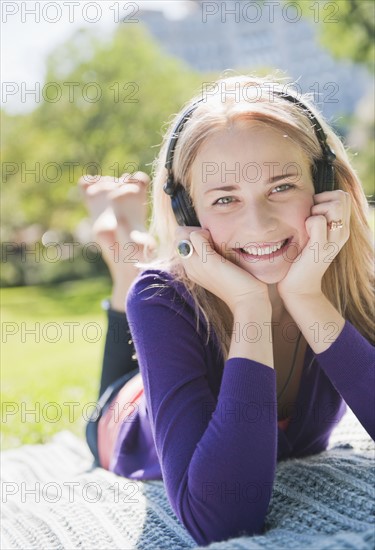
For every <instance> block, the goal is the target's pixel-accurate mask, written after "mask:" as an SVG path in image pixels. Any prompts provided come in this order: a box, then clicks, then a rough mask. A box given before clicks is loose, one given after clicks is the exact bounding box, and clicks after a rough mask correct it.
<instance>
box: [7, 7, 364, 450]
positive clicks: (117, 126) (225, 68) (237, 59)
mask: <svg viewBox="0 0 375 550" xmlns="http://www.w3.org/2000/svg"><path fill="white" fill-rule="evenodd" d="M1 10H2V13H1V21H2V25H1V26H2V28H1V30H2V38H1V41H2V58H1V66H2V68H1V75H2V98H1V108H2V111H1V118H2V121H1V122H2V138H3V139H2V216H1V218H2V219H1V234H2V242H3V244H2V270H1V286H2V287H7V288H5V289H3V290H2V307H3V323H2V332H3V344H5V345H4V346H3V351H2V354H3V357H2V359H3V361H2V364H3V367H2V369H3V372H2V374H3V383H2V398H3V406H4V403H5V406H4V407H5V408H3V411H2V412H3V421H4V424H3V435H2V441H3V445H5V446H16V445H19V444H20V443H23V442H27V441H30V442H36V441H44V440H45V439H46V438H48V437H49V436H50V435H51V434H52V433H54V432H55V431H58V430H60V429H62V428H63V427H67V428H68V429H72V430H75V431H76V432H77V433H79V434H81V435H82V430H83V426H84V421H85V418H84V416H85V415H84V414H83V413H82V410H83V407H82V406H81V408H80V409H79V412H78V413H77V415H76V416H75V417H74V420H73V421H71V419H70V417H69V415H67V414H66V413H67V410H68V409H67V408H66V407H65V409H64V407H63V405H62V404H63V403H65V402H78V403H80V404H81V405H82V403H87V402H90V401H92V400H93V399H95V396H96V389H97V382H98V380H97V379H98V370H99V368H100V359H101V353H102V346H103V339H104V318H103V315H102V313H101V311H100V301H101V299H102V298H104V297H105V296H106V295H107V294H108V293H109V292H110V282H109V278H108V273H107V270H106V267H105V266H104V264H103V262H102V261H101V259H100V256H99V255H98V254H97V249H95V247H93V246H91V248H90V245H89V243H90V242H91V234H90V229H89V224H88V221H87V213H86V212H85V209H84V207H83V205H82V202H81V197H80V195H79V193H78V191H77V186H76V182H77V180H78V178H79V177H80V176H81V175H85V174H88V173H90V174H94V173H100V174H103V175H105V174H108V175H114V176H118V175H120V174H121V173H123V172H125V171H129V172H132V171H136V170H138V169H140V170H143V171H146V172H148V173H150V171H151V163H152V161H153V159H154V157H155V155H156V154H157V151H158V146H159V144H160V142H161V137H162V133H163V128H165V124H166V122H168V121H169V120H170V118H171V115H172V114H173V113H175V112H177V111H178V110H179V109H180V108H181V106H182V105H183V104H184V103H185V102H186V101H187V100H188V99H189V98H190V97H191V96H192V94H195V93H197V92H199V91H200V90H202V87H203V86H206V85H207V83H209V82H212V81H213V80H215V79H216V78H218V77H219V76H221V75H224V74H240V73H256V74H259V75H264V74H269V73H271V72H273V73H275V74H277V75H278V76H279V77H285V78H286V79H288V80H286V82H288V81H294V82H295V84H294V89H296V90H297V91H299V92H309V93H310V94H312V97H313V98H314V99H315V101H316V102H317V104H318V106H319V108H320V110H321V111H322V113H323V114H324V115H325V116H326V118H327V119H328V120H329V122H330V123H331V124H332V125H333V127H334V128H335V129H336V131H337V132H338V133H339V134H340V135H341V137H342V139H343V140H344V142H345V144H346V146H347V148H348V150H349V154H350V156H351V159H352V161H353V164H354V166H355V168H356V170H357V172H358V174H359V175H360V177H361V179H362V182H363V186H364V190H365V193H366V195H367V196H368V197H369V201H370V202H371V200H372V199H373V195H374V178H373V174H374V165H373V151H374V133H373V132H374V80H373V61H374V42H373V35H374V3H373V2H372V1H364V0H361V1H360V2H357V1H354V0H340V1H336V2H333V1H321V2H313V1H308V0H302V1H295V2H286V1H281V0H280V1H266V2H263V1H261V0H259V1H257V2H254V1H249V2H246V1H243V2H238V1H237V2H232V1H226V2H215V1H212V2H211V1H210V2H209V1H193V0H189V1H173V2H172V1H165V2H159V1H152V0H150V1H148V2H143V1H142V2H116V1H101V2H88V1H81V2H74V1H65V2H48V1H42V2H32V1H28V2H16V1H11V2H6V1H3V2H2V4H1ZM276 71H277V73H276ZM372 223H373V222H372ZM72 323H77V325H74V326H75V327H76V328H75V330H73V328H74V327H73V325H72ZM90 323H91V325H90ZM69 327H70V328H69ZM50 402H55V403H57V404H58V406H59V407H60V409H59V408H58V407H57V408H56V411H59V410H60V412H61V417H60V418H58V415H56V419H55V420H52V419H51V415H53V410H52V409H51V408H49V409H48V407H47V404H48V403H50ZM46 407H47V408H46ZM28 411H32V412H28ZM4 413H5V415H4ZM53 418H55V417H53Z"/></svg>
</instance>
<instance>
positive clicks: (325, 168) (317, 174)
mask: <svg viewBox="0 0 375 550" xmlns="http://www.w3.org/2000/svg"><path fill="white" fill-rule="evenodd" d="M313 182H314V187H315V193H322V192H323V191H333V190H334V188H335V176H334V168H333V165H332V164H330V163H329V162H327V161H326V160H322V159H320V160H317V161H315V163H314V167H313Z"/></svg>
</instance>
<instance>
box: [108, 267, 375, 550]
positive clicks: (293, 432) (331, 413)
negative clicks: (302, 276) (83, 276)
mask: <svg viewBox="0 0 375 550" xmlns="http://www.w3.org/2000/svg"><path fill="white" fill-rule="evenodd" d="M160 285H164V286H165V285H166V288H162V289H161V288H158V287H159V286H160ZM150 287H151V288H150ZM127 316H128V320H129V325H130V327H131V331H132V335H133V340H134V344H135V348H136V352H137V357H138V362H139V366H140V371H141V374H142V380H143V385H144V394H143V396H142V398H141V400H140V402H139V406H138V408H137V411H136V414H135V415H133V417H132V421H131V422H124V423H123V424H122V426H121V428H120V431H119V435H118V439H117V443H116V447H115V452H114V456H113V459H112V462H111V467H110V469H111V470H112V471H114V472H115V473H117V474H119V475H122V476H125V477H128V478H131V479H143V480H147V479H163V480H164V484H165V489H166V492H167V495H168V498H169V501H170V504H171V506H172V508H173V510H174V512H175V513H176V515H177V516H178V518H179V519H180V521H181V522H182V523H183V524H184V526H185V527H186V529H187V530H188V531H189V532H190V534H191V535H192V537H193V538H194V539H195V540H196V542H197V543H198V544H204V545H205V544H209V543H211V542H213V541H221V540H226V539H228V538H231V537H236V536H240V535H241V534H246V535H252V534H261V533H262V531H263V529H264V523H265V517H266V514H267V510H268V506H269V502H270V499H271V493H272V487H273V482H274V478H275V470H276V464H277V461H278V460H282V459H286V458H288V457H303V456H306V455H310V454H315V453H319V452H321V451H324V450H325V449H326V447H327V445H328V440H329V436H330V434H331V432H332V430H333V428H334V427H335V426H336V424H337V423H338V422H339V421H340V419H341V418H342V416H343V415H344V413H345V411H346V404H345V402H346V403H347V404H348V406H349V407H350V408H351V409H352V410H353V412H354V413H355V415H356V416H357V418H358V419H359V421H360V422H361V424H362V425H363V426H364V428H365V429H366V430H367V431H368V433H369V434H370V435H371V437H372V438H373V439H374V438H375V406H374V387H375V384H374V363H375V354H374V348H373V347H372V346H371V345H370V344H369V343H368V341H367V340H366V339H365V338H363V336H362V335H361V334H360V333H359V332H358V331H357V330H356V329H355V328H354V327H353V326H352V325H351V324H350V323H349V322H348V321H347V322H346V323H345V326H344V328H343V330H342V332H341V334H340V335H339V337H338V339H337V340H336V342H334V343H333V344H332V345H331V347H330V348H329V349H328V350H326V351H325V352H323V353H320V354H318V355H316V356H315V359H314V361H313V364H312V365H311V368H310V369H308V365H310V363H311V361H312V359H313V358H314V354H313V352H312V350H311V348H310V347H309V346H308V347H307V351H306V355H305V363H304V369H303V374H302V378H301V383H300V389H299V393H298V396H297V399H296V403H295V404H294V406H293V408H292V411H291V416H292V418H291V421H290V424H289V426H288V427H287V429H286V431H285V432H284V431H282V430H281V429H280V428H278V425H277V398H276V372H275V370H274V369H271V368H270V367H268V366H266V365H263V364H262V363H258V362H256V361H252V360H250V359H244V358H232V359H229V360H227V361H226V362H224V361H223V359H222V356H221V353H220V351H219V347H218V345H217V342H216V341H215V338H214V336H212V337H211V338H210V341H209V343H208V344H206V333H205V330H202V334H198V333H197V331H196V321H195V316H194V310H193V304H192V300H191V298H190V296H189V294H188V293H187V291H186V289H185V288H184V287H183V286H182V285H181V284H180V283H176V282H175V281H173V280H172V278H171V276H170V275H169V274H167V273H164V272H161V271H158V270H147V271H145V272H143V273H142V274H141V275H140V276H139V277H138V279H137V280H136V281H135V283H134V284H133V286H132V288H131V290H130V292H129V295H128V300H127ZM203 328H204V326H203ZM344 400H345V402H344Z"/></svg>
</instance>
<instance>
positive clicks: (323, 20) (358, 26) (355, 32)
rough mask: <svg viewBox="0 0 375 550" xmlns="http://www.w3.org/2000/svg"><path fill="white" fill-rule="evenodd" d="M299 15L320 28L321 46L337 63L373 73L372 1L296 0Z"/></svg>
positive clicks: (374, 11) (374, 20) (374, 29)
mask: <svg viewBox="0 0 375 550" xmlns="http://www.w3.org/2000/svg"><path fill="white" fill-rule="evenodd" d="M298 4H299V6H300V8H301V11H302V14H303V15H304V16H307V17H309V18H311V19H313V20H314V22H315V23H318V24H319V31H318V34H319V39H320V42H321V44H322V45H323V46H324V47H326V48H327V49H328V50H330V51H331V52H332V54H333V55H334V56H335V57H336V58H338V59H351V60H352V61H354V62H356V63H361V64H363V65H365V66H367V67H368V69H370V70H373V68H374V57H375V50H374V47H375V46H374V38H375V2H374V1H373V0H335V1H332V0H319V1H318V2H317V1H316V0H299V1H298Z"/></svg>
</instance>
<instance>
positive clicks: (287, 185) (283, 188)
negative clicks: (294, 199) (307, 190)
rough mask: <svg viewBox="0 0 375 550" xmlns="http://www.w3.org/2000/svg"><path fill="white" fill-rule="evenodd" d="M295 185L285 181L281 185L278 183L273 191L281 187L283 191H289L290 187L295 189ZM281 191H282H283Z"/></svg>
mask: <svg viewBox="0 0 375 550" xmlns="http://www.w3.org/2000/svg"><path fill="white" fill-rule="evenodd" d="M294 187H295V185H291V184H290V183H283V184H281V185H278V186H277V187H274V188H273V189H272V191H271V193H273V192H274V191H276V190H277V189H281V190H282V191H288V190H289V189H294ZM282 191H281V192H282ZM279 192H280V191H277V193H279Z"/></svg>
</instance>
